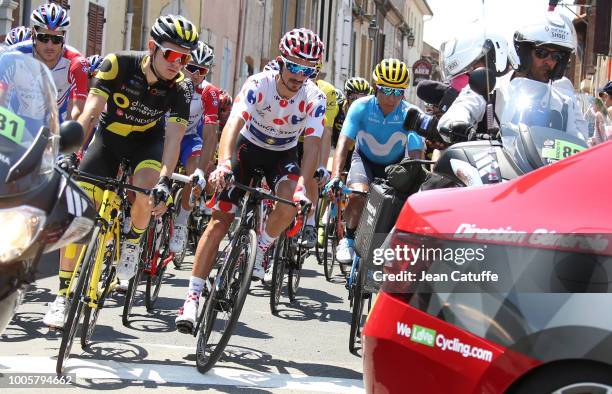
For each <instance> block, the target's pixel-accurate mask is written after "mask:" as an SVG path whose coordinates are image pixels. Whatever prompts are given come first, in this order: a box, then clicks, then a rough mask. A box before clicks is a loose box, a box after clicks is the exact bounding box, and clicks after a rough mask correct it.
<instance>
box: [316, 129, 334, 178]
mask: <svg viewBox="0 0 612 394" xmlns="http://www.w3.org/2000/svg"><path fill="white" fill-rule="evenodd" d="M332 132H333V131H332V128H331V127H325V128H324V129H323V136H322V137H321V154H320V155H319V166H320V167H325V168H327V160H328V159H329V152H330V151H331V138H332Z"/></svg>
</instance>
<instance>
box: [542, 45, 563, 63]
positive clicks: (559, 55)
mask: <svg viewBox="0 0 612 394" xmlns="http://www.w3.org/2000/svg"><path fill="white" fill-rule="evenodd" d="M534 54H535V56H536V57H537V58H538V59H542V60H544V59H548V57H549V56H550V57H552V59H553V60H554V61H556V62H560V61H562V60H564V59H565V58H566V56H567V54H566V53H564V52H561V51H551V50H549V49H544V48H535V49H534Z"/></svg>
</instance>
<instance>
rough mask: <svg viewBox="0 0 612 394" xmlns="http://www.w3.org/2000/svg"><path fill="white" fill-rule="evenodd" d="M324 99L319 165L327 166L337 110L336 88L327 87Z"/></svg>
mask: <svg viewBox="0 0 612 394" xmlns="http://www.w3.org/2000/svg"><path fill="white" fill-rule="evenodd" d="M325 100H326V101H327V107H326V108H325V128H324V129H323V137H322V138H321V155H320V158H319V165H320V166H323V167H326V168H327V160H328V159H329V151H330V150H331V137H332V132H333V130H332V129H333V127H334V121H335V120H336V116H337V115H338V110H339V109H338V97H337V96H336V90H335V89H329V91H327V92H326V94H325Z"/></svg>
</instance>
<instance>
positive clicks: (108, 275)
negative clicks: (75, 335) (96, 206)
mask: <svg viewBox="0 0 612 394" xmlns="http://www.w3.org/2000/svg"><path fill="white" fill-rule="evenodd" d="M116 247H118V245H117V242H116V240H115V241H113V243H112V245H111V246H109V247H107V248H106V250H105V254H104V269H103V270H102V272H100V278H99V279H98V290H97V294H98V299H97V300H95V302H96V306H95V307H94V308H92V307H90V306H89V305H88V304H85V313H84V314H85V317H84V318H83V328H82V330H81V348H82V349H85V348H87V346H88V345H89V341H91V337H92V336H93V333H94V330H95V328H96V323H97V321H98V315H99V314H100V310H101V309H102V308H103V307H104V301H105V300H106V297H107V296H108V293H110V288H111V284H112V283H113V280H114V279H115V268H114V267H113V256H114V254H115V248H116Z"/></svg>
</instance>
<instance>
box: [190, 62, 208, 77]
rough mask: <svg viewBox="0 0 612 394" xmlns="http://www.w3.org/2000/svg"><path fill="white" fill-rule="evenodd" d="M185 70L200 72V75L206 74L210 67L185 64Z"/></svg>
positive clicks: (193, 72)
mask: <svg viewBox="0 0 612 394" xmlns="http://www.w3.org/2000/svg"><path fill="white" fill-rule="evenodd" d="M185 70H187V71H189V72H190V73H192V74H195V73H199V74H200V75H206V73H207V72H208V68H206V67H202V66H198V65H197V64H188V65H186V66H185Z"/></svg>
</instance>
